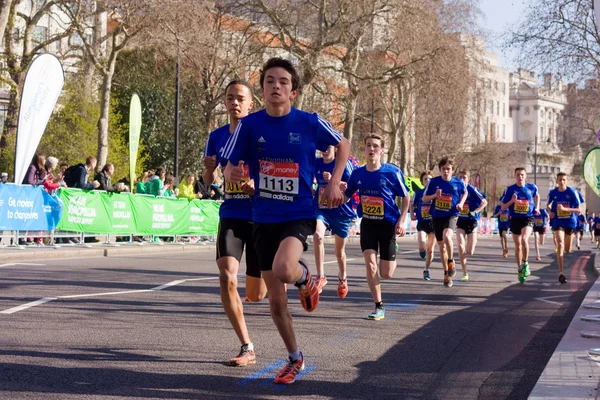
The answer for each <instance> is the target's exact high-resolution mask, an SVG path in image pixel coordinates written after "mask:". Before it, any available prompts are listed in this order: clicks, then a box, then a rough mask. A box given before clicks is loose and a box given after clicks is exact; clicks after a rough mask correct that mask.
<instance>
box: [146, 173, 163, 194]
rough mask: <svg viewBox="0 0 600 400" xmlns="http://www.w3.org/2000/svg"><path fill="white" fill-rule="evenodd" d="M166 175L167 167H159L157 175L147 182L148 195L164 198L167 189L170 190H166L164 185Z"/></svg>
mask: <svg viewBox="0 0 600 400" xmlns="http://www.w3.org/2000/svg"><path fill="white" fill-rule="evenodd" d="M166 173H167V171H166V170H165V167H158V168H157V169H156V173H155V174H154V175H152V176H151V177H150V178H149V179H148V182H146V194H151V195H153V196H162V194H163V193H164V191H165V189H168V188H165V185H164V183H163V182H164V180H165V175H166Z"/></svg>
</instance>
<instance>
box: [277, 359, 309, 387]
mask: <svg viewBox="0 0 600 400" xmlns="http://www.w3.org/2000/svg"><path fill="white" fill-rule="evenodd" d="M303 370H304V356H302V353H300V359H299V360H292V359H291V358H290V359H289V361H288V363H287V364H286V365H285V367H283V369H282V370H281V371H279V373H278V374H277V375H275V383H278V384H281V385H289V384H291V383H294V382H296V375H298V374H299V373H300V372H302V371H303Z"/></svg>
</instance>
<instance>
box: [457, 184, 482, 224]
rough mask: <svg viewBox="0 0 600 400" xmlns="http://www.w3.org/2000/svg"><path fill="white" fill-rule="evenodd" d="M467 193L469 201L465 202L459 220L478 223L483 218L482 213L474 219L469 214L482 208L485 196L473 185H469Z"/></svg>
mask: <svg viewBox="0 0 600 400" xmlns="http://www.w3.org/2000/svg"><path fill="white" fill-rule="evenodd" d="M467 193H468V195H467V200H465V205H464V207H463V209H462V211H461V212H460V215H459V216H458V218H459V219H464V220H475V221H478V220H479V219H480V218H481V213H480V212H478V213H477V214H476V215H475V216H474V217H472V216H471V215H470V214H469V213H470V212H471V211H473V210H476V209H477V208H479V207H480V206H481V203H482V202H483V199H484V197H483V194H481V192H480V191H479V189H477V188H476V187H475V186H473V185H467Z"/></svg>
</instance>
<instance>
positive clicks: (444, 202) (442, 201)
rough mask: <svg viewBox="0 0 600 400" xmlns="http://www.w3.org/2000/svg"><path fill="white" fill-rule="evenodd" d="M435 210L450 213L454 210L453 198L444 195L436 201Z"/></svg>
mask: <svg viewBox="0 0 600 400" xmlns="http://www.w3.org/2000/svg"><path fill="white" fill-rule="evenodd" d="M435 208H436V210H441V211H450V209H451V208H452V196H444V195H442V196H440V197H438V198H437V199H435Z"/></svg>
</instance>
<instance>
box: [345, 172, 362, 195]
mask: <svg viewBox="0 0 600 400" xmlns="http://www.w3.org/2000/svg"><path fill="white" fill-rule="evenodd" d="M358 171H359V170H355V171H354V172H353V173H352V175H350V179H348V187H347V188H346V192H345V193H344V194H345V195H346V197H352V195H353V194H354V193H356V191H357V190H358V185H357V184H356V181H357V176H358Z"/></svg>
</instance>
